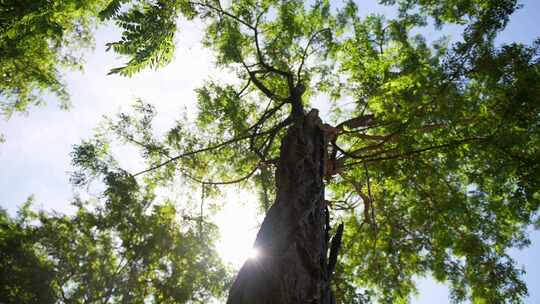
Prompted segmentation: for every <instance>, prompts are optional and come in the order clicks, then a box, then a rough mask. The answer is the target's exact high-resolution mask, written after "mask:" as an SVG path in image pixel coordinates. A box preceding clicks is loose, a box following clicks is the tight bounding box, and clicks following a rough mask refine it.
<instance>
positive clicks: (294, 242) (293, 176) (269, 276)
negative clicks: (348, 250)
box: [227, 110, 343, 304]
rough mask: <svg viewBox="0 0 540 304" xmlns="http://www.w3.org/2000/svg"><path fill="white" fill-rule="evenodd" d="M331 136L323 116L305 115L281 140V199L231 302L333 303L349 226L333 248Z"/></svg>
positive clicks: (270, 212)
mask: <svg viewBox="0 0 540 304" xmlns="http://www.w3.org/2000/svg"><path fill="white" fill-rule="evenodd" d="M327 142H328V141H327V140H326V139H325V132H324V130H323V128H322V124H321V120H320V118H319V117H318V112H317V111H316V110H312V111H311V112H310V113H309V114H307V115H302V116H301V117H299V119H297V120H296V122H295V124H293V125H292V126H291V127H289V129H288V130H287V133H286V135H285V137H284V138H283V140H282V142H281V151H280V159H279V164H278V168H277V170H276V186H277V192H276V194H277V195H276V199H275V202H274V204H273V205H272V207H271V208H270V209H269V210H268V213H267V214H266V217H265V219H264V221H263V223H262V226H261V229H260V230H259V233H258V234H257V238H256V240H255V248H257V250H258V251H259V253H260V254H259V256H258V257H257V258H256V259H252V260H248V261H246V262H245V264H244V265H243V266H242V268H241V270H240V272H239V273H238V275H237V277H236V280H235V282H234V284H233V285H232V287H231V290H230V293H229V299H228V301H227V303H228V304H254V303H260V304H278V303H279V304H283V303H306V304H308V303H309V304H331V303H335V300H334V297H333V295H332V291H331V289H330V280H331V274H332V271H333V268H334V266H335V260H336V257H337V249H338V247H339V243H340V240H341V233H342V231H343V226H340V227H339V228H338V233H336V236H334V239H333V240H332V245H331V246H330V247H333V250H330V251H331V252H330V256H328V254H329V253H328V247H329V243H330V241H329V235H328V233H329V229H330V227H329V220H328V218H329V215H328V209H327V206H326V203H325V200H324V181H323V178H324V170H325V159H326V149H327V147H326V143H327Z"/></svg>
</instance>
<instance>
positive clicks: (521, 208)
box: [74, 0, 540, 304]
mask: <svg viewBox="0 0 540 304" xmlns="http://www.w3.org/2000/svg"><path fill="white" fill-rule="evenodd" d="M128 2H129V5H127V6H125V7H124V9H119V8H120V7H121V5H122V3H126V4H127V3H128ZM381 2H382V3H384V4H388V5H397V7H398V9H399V14H398V16H397V17H396V18H395V19H386V18H384V17H382V16H378V15H369V16H367V17H360V13H359V11H358V10H359V9H358V7H357V6H356V4H355V3H354V2H345V3H342V4H340V5H338V6H336V7H332V6H331V5H330V1H313V2H311V3H304V2H302V1H293V0H291V1H249V0H245V1H233V2H231V4H230V5H222V4H221V3H220V2H219V1H215V0H210V1H205V0H203V1H176V0H159V1H145V0H141V1H134V2H130V1H122V0H118V1H113V4H111V6H109V9H108V10H106V12H107V14H106V16H107V17H108V18H111V19H112V20H115V22H116V23H117V24H118V25H119V26H120V27H121V28H122V29H123V30H124V32H123V37H122V39H121V40H120V41H118V42H114V43H111V44H109V46H110V48H111V49H113V50H115V51H116V52H118V53H120V54H123V55H126V56H128V58H129V61H128V62H127V64H126V65H125V66H123V67H118V68H115V69H113V70H112V72H113V73H120V74H124V75H131V74H132V73H135V72H137V71H139V70H140V69H142V68H144V67H148V66H150V67H157V66H160V65H162V64H165V63H167V62H168V61H169V60H170V59H171V58H172V52H173V50H174V43H173V42H174V37H175V34H176V22H177V19H178V15H183V16H184V17H186V18H188V19H192V18H201V19H202V20H203V21H204V24H205V25H206V35H205V38H204V43H205V45H206V46H208V47H209V48H211V49H213V50H214V51H215V54H216V62H217V64H218V65H219V66H221V67H223V68H226V69H228V70H229V71H231V72H233V73H235V74H236V76H237V77H236V79H232V80H231V81H230V82H229V83H216V82H208V83H207V84H206V85H205V86H204V87H202V88H200V89H199V90H198V91H197V94H198V101H199V103H198V116H197V119H196V122H195V125H194V126H192V125H190V124H189V122H186V121H180V122H179V123H178V125H177V126H175V127H174V128H173V129H171V130H170V131H169V132H168V133H167V134H166V135H165V136H164V137H163V138H161V137H158V136H156V135H155V134H154V133H153V132H152V130H151V118H152V117H153V110H152V108H151V107H149V106H147V105H139V106H138V113H139V114H137V115H128V114H121V115H119V116H118V118H117V119H113V120H111V121H110V122H109V124H108V131H106V132H100V134H99V135H98V136H96V138H95V139H93V140H91V141H89V142H85V143H84V144H83V145H81V146H79V147H78V148H77V149H76V150H75V152H74V160H75V164H76V165H78V166H79V167H80V171H78V172H77V173H76V174H75V175H74V181H75V182H76V183H78V184H81V183H86V182H87V181H88V180H89V178H91V177H96V176H100V177H102V178H103V180H104V181H105V183H106V184H107V185H108V189H116V188H115V187H118V186H122V185H123V183H125V182H126V181H127V182H128V183H129V184H130V185H138V183H143V184H144V183H151V184H153V185H164V184H167V183H170V182H171V181H174V180H175V178H176V177H177V176H179V175H180V176H182V181H183V182H184V183H185V184H192V185H197V184H198V185H200V186H201V188H202V189H203V193H205V194H206V195H207V196H211V195H216V194H217V193H219V186H220V185H223V184H233V183H235V184H240V185H243V186H245V187H253V189H257V190H258V191H259V193H260V194H261V209H263V210H264V211H265V214H266V216H265V219H264V221H263V223H262V225H261V228H260V231H259V233H258V235H257V238H256V241H255V247H257V249H258V250H259V251H260V252H261V255H260V257H259V258H258V259H256V260H250V261H247V262H246V264H245V265H244V266H243V267H242V269H241V270H240V272H239V274H238V275H237V277H236V280H235V282H234V283H233V285H232V287H231V289H230V293H229V298H228V303H231V304H236V303H321V304H327V303H334V302H339V303H362V302H365V301H366V300H368V298H370V297H371V298H376V299H377V300H378V301H379V302H381V303H404V302H407V301H408V298H409V295H410V294H411V293H412V292H414V290H415V286H414V281H413V276H415V275H425V274H429V273H431V274H433V275H434V277H435V278H436V279H437V280H439V281H443V282H448V283H449V284H450V287H451V291H452V298H453V300H455V301H463V300H465V299H471V300H472V301H473V302H474V303H519V302H521V301H522V299H523V297H524V296H525V295H526V294H527V289H526V286H525V285H524V283H523V281H522V279H521V277H520V274H521V270H520V269H518V268H517V267H516V265H515V263H514V261H513V260H512V259H511V258H510V257H509V256H508V253H507V252H508V249H510V248H513V247H523V246H526V245H527V244H528V242H529V241H528V238H527V234H526V229H527V227H529V226H530V225H531V224H536V225H538V224H539V222H538V220H537V219H535V216H537V211H538V207H539V204H540V192H539V184H540V175H539V164H540V151H539V147H540V145H539V143H540V132H539V131H540V130H539V127H540V115H539V114H540V102H539V98H538V96H539V95H538V92H539V91H540V70H539V67H540V65H539V51H540V49H539V48H540V42H535V43H534V44H533V45H532V46H524V45H520V44H509V45H504V46H500V47H496V46H494V42H493V41H494V38H495V36H496V34H497V33H498V32H499V31H500V30H502V29H503V28H504V26H505V25H506V23H507V21H508V18H509V16H510V14H511V13H512V12H513V11H514V10H515V9H516V8H517V2H516V1H514V0H502V1H490V0H488V1H485V0H476V1H473V0H467V1H463V0H447V1H420V0H397V1H396V0H386V1H381ZM430 18H433V20H434V23H435V25H436V26H438V27H442V26H443V25H444V24H446V23H456V24H463V25H465V29H464V32H463V37H462V39H461V40H460V41H458V42H457V43H455V44H453V45H451V44H450V43H449V42H447V41H446V40H444V39H441V40H438V41H436V42H434V43H432V44H428V43H427V42H426V40H425V39H424V38H423V37H422V36H421V35H413V34H411V32H412V31H413V30H415V29H418V28H419V27H423V26H426V24H428V21H429V20H430ZM313 105H319V106H323V107H325V108H327V109H328V112H329V113H330V114H329V115H326V116H324V118H325V119H327V120H328V121H327V123H323V122H322V120H321V117H320V116H319V111H318V110H317V109H316V108H314V106H313ZM114 137H118V138H120V139H122V140H123V141H124V142H125V143H130V144H134V145H136V146H138V147H140V149H141V151H142V152H143V154H142V155H143V156H144V157H145V159H146V160H147V165H148V167H147V169H145V170H142V171H140V172H133V173H132V174H127V173H125V172H124V171H122V170H118V171H114V172H122V174H119V175H115V176H116V177H117V178H116V179H112V180H111V179H108V178H107V177H108V176H109V173H108V172H109V171H104V170H103V168H104V167H103V166H104V165H103V164H110V163H112V160H110V159H108V157H109V153H107V148H108V147H109V145H108V142H110V141H112V140H113V139H112V138H114ZM89 151H100V152H99V153H88V152H89ZM231 159H233V161H231ZM109 166H110V165H109ZM272 171H273V172H275V174H274V175H272V174H271V172H272ZM137 187H138V186H137ZM273 196H274V197H275V199H274V203H273V204H272V205H271V207H270V203H269V201H270V198H271V197H273ZM122 201H123V200H122V199H120V201H119V202H122ZM200 218H201V219H202V218H204V217H203V216H202V214H201V217H200ZM340 222H343V223H344V225H343V224H340ZM340 247H341V251H340ZM156 250H158V249H157V248H156ZM340 252H341V254H340V257H341V258H340V259H339V262H337V260H338V253H340ZM332 290H333V291H332Z"/></svg>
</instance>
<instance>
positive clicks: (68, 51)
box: [0, 0, 108, 117]
mask: <svg viewBox="0 0 540 304" xmlns="http://www.w3.org/2000/svg"><path fill="white" fill-rule="evenodd" d="M107 2H108V1H107V0H92V1H77V0H70V1H65V0H59V1H45V0H39V1H38V0H22V1H21V0H7V1H2V5H1V8H0V111H1V114H2V115H4V116H6V117H9V116H10V115H12V114H13V113H14V112H25V111H26V110H27V109H28V107H29V106H31V105H37V104H41V103H43V102H44V95H45V94H46V93H52V94H54V95H56V97H57V98H58V99H59V101H60V105H61V107H62V108H67V107H69V103H70V102H69V94H68V92H67V90H66V87H65V84H64V83H63V81H62V71H63V69H65V68H70V69H80V68H82V65H81V64H82V60H81V59H82V52H81V51H82V50H84V49H86V48H88V47H89V46H91V44H92V35H91V30H92V28H93V27H94V26H95V23H96V16H97V14H98V12H99V11H100V10H102V9H103V8H104V7H105V5H106V4H107Z"/></svg>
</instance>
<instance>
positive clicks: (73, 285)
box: [0, 171, 230, 303]
mask: <svg viewBox="0 0 540 304" xmlns="http://www.w3.org/2000/svg"><path fill="white" fill-rule="evenodd" d="M103 178H104V180H105V184H106V185H107V186H106V190H105V191H104V193H105V197H104V202H103V203H100V202H98V201H82V200H80V199H75V201H74V202H73V204H74V206H75V207H76V208H77V212H76V213H75V215H73V216H65V215H60V214H56V213H52V214H49V213H45V212H41V213H39V214H35V213H32V212H30V213H29V209H28V208H29V206H26V207H24V208H23V209H22V210H23V214H24V213H27V214H28V215H27V216H19V217H18V218H16V219H14V220H13V219H11V218H9V216H7V215H6V213H5V212H2V213H1V216H2V217H1V221H2V222H1V224H2V226H1V230H0V236H1V237H0V242H1V243H0V244H1V247H2V253H1V254H2V259H1V261H2V266H1V268H0V269H1V272H2V289H1V295H2V299H3V301H4V300H5V301H7V302H6V303H57V302H61V303H80V302H91V303H147V302H148V301H151V302H152V303H157V302H159V303H207V302H208V301H209V300H210V299H216V298H217V299H219V298H222V297H223V295H224V292H225V290H226V287H227V284H229V280H230V278H229V273H228V270H227V269H226V268H225V267H224V266H223V265H222V264H221V261H220V259H219V257H218V255H217V252H216V251H215V248H214V247H213V242H214V240H215V239H216V238H217V228H216V227H215V226H214V225H212V224H210V223H207V222H205V221H203V219H197V218H196V217H192V216H188V214H189V213H187V212H188V211H189V210H180V209H179V208H178V207H177V206H176V205H175V204H173V203H172V202H171V201H168V200H163V201H162V202H158V201H157V199H156V197H155V194H154V193H153V186H152V185H150V184H148V185H145V186H144V187H140V186H139V185H138V183H137V182H136V181H135V180H134V179H133V178H131V177H129V176H127V175H126V174H125V173H122V172H110V171H109V172H107V174H106V176H104V177H103Z"/></svg>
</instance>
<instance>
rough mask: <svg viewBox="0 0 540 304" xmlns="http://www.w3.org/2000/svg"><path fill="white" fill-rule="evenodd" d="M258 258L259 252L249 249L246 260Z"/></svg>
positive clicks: (255, 249)
mask: <svg viewBox="0 0 540 304" xmlns="http://www.w3.org/2000/svg"><path fill="white" fill-rule="evenodd" d="M258 257H259V250H258V249H257V248H255V247H253V248H251V250H250V251H249V254H248V259H250V260H255V259H256V258H258Z"/></svg>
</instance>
